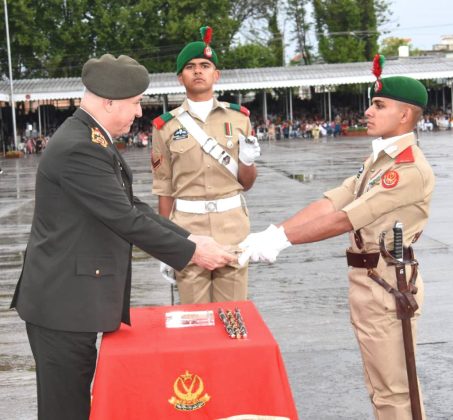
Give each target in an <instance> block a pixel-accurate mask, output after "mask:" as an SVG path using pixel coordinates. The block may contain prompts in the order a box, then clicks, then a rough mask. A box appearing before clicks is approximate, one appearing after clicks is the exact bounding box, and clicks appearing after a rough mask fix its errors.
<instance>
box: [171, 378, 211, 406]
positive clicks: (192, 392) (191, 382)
mask: <svg viewBox="0 0 453 420" xmlns="http://www.w3.org/2000/svg"><path fill="white" fill-rule="evenodd" d="M173 391H174V393H175V395H176V396H173V397H171V398H170V399H169V400H168V402H169V403H170V404H171V405H173V406H174V407H175V409H176V410H180V411H194V410H198V409H199V408H201V407H203V406H205V405H206V403H207V402H208V401H209V400H210V399H211V397H210V396H209V395H208V394H207V393H205V394H204V395H203V396H201V394H203V392H204V384H203V380H202V379H201V378H200V377H199V376H198V375H196V374H193V373H190V372H189V371H188V370H186V372H185V373H184V374H182V375H179V376H178V377H177V378H176V381H175V383H174V384H173Z"/></svg>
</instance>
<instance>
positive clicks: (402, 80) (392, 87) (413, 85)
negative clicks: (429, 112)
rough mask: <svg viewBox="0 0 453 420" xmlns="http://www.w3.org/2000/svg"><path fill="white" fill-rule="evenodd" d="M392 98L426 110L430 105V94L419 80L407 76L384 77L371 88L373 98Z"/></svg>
mask: <svg viewBox="0 0 453 420" xmlns="http://www.w3.org/2000/svg"><path fill="white" fill-rule="evenodd" d="M374 97H382V98H390V99H394V100H396V101H400V102H406V103H408V104H412V105H417V106H419V107H421V108H424V107H425V106H426V104H427V103H428V92H427V91H426V88H425V86H424V85H423V84H422V83H421V82H419V81H418V80H415V79H412V78H411V77H405V76H392V77H384V78H382V79H379V80H378V81H376V83H375V84H374V85H373V86H372V87H371V98H374Z"/></svg>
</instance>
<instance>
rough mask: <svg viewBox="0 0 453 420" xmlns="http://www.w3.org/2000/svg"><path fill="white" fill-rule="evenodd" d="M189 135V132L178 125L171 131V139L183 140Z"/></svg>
mask: <svg viewBox="0 0 453 420" xmlns="http://www.w3.org/2000/svg"><path fill="white" fill-rule="evenodd" d="M187 137H189V133H188V132H187V130H186V129H185V128H184V127H179V128H178V129H177V130H176V131H175V132H174V133H173V140H183V139H186V138H187Z"/></svg>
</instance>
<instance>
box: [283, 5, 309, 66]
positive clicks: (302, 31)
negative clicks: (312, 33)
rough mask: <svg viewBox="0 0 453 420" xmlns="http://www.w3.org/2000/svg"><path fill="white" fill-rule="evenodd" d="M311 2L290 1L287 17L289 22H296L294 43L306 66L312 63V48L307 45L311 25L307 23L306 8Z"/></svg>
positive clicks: (293, 32)
mask: <svg viewBox="0 0 453 420" xmlns="http://www.w3.org/2000/svg"><path fill="white" fill-rule="evenodd" d="M308 2H309V0H288V6H287V9H286V15H287V17H288V20H289V21H292V22H294V29H293V30H292V34H293V38H292V39H291V40H292V41H296V45H297V49H296V52H297V53H299V54H301V57H302V59H303V62H304V64H310V63H311V49H312V47H311V46H310V45H308V43H307V32H308V31H309V30H310V27H311V25H310V23H309V22H308V21H307V11H306V6H307V4H308Z"/></svg>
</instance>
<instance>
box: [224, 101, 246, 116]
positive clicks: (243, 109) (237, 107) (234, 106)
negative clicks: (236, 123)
mask: <svg viewBox="0 0 453 420" xmlns="http://www.w3.org/2000/svg"><path fill="white" fill-rule="evenodd" d="M228 108H230V109H234V110H235V111H239V112H242V113H243V114H244V115H245V116H247V117H250V111H249V110H248V109H247V108H246V107H245V106H242V105H239V104H231V103H229V104H228Z"/></svg>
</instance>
